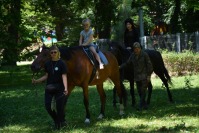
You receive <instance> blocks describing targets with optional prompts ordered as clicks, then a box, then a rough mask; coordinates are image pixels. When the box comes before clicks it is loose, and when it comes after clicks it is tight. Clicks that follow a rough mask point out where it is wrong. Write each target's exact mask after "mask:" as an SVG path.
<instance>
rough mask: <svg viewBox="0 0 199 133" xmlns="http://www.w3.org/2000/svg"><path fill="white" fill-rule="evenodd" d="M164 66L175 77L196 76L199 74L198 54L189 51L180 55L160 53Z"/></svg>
mask: <svg viewBox="0 0 199 133" xmlns="http://www.w3.org/2000/svg"><path fill="white" fill-rule="evenodd" d="M162 56H163V59H164V62H165V65H166V67H167V69H168V70H169V72H170V73H172V74H174V75H176V76H182V75H187V74H190V75H192V74H196V73H198V72H199V54H198V53H193V52H191V51H183V52H181V53H176V52H168V51H162Z"/></svg>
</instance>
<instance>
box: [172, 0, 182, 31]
mask: <svg viewBox="0 0 199 133" xmlns="http://www.w3.org/2000/svg"><path fill="white" fill-rule="evenodd" d="M180 6H181V0H175V9H174V13H173V15H172V17H171V21H170V24H171V33H172V34H175V33H177V32H180V26H179V22H178V19H179V14H180Z"/></svg>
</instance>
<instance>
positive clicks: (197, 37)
mask: <svg viewBox="0 0 199 133" xmlns="http://www.w3.org/2000/svg"><path fill="white" fill-rule="evenodd" d="M141 44H142V45H143V46H144V48H145V49H167V50H168V51H176V52H182V51H183V50H192V51H194V52H199V32H198V31H197V32H194V33H177V34H167V35H159V36H144V37H143V38H141Z"/></svg>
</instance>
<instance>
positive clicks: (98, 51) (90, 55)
mask: <svg viewBox="0 0 199 133" xmlns="http://www.w3.org/2000/svg"><path fill="white" fill-rule="evenodd" d="M83 50H84V52H85V54H86V55H87V57H88V58H89V60H90V62H91V63H92V64H93V71H92V74H91V78H90V80H89V83H90V82H91V81H92V80H93V78H94V76H95V74H96V72H97V68H98V67H99V63H98V61H97V60H96V58H95V56H94V55H93V53H92V52H91V51H90V50H89V47H87V46H84V47H83ZM96 52H97V53H98V55H99V57H100V59H101V61H102V63H103V64H104V65H107V64H108V60H107V58H106V56H105V55H104V54H103V53H102V52H101V51H100V50H99V48H96Z"/></svg>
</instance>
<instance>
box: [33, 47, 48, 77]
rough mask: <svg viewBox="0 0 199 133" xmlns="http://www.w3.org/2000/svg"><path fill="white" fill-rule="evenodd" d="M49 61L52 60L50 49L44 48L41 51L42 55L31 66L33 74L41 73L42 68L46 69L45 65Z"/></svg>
mask: <svg viewBox="0 0 199 133" xmlns="http://www.w3.org/2000/svg"><path fill="white" fill-rule="evenodd" d="M48 60H50V51H49V48H47V47H45V46H43V47H42V48H41V50H40V53H39V54H38V55H37V58H36V59H35V60H34V61H33V63H32V65H31V70H32V72H33V73H36V72H39V71H40V70H41V69H42V68H44V64H45V62H46V61H48Z"/></svg>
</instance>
